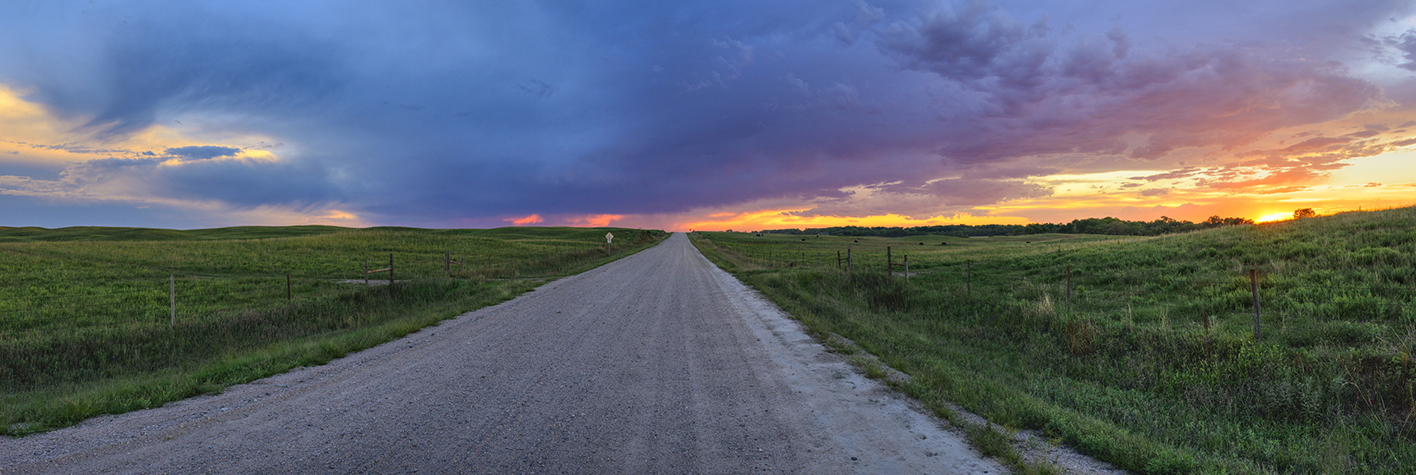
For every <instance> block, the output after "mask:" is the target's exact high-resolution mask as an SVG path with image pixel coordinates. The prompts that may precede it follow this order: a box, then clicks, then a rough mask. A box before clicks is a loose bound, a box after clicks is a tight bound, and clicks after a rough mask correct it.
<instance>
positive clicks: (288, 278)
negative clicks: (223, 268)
mask: <svg viewBox="0 0 1416 475" xmlns="http://www.w3.org/2000/svg"><path fill="white" fill-rule="evenodd" d="M632 246H633V244H623V245H617V246H613V248H611V251H621V250H624V249H626V248H630V247H632ZM556 247H557V248H559V249H558V250H559V251H560V252H559V253H554V254H551V255H543V256H541V257H539V258H538V257H537V256H535V255H532V256H527V257H522V258H517V257H504V258H499V257H496V256H494V255H492V254H486V255H485V256H483V257H484V259H477V258H475V255H474V256H473V257H472V258H471V259H469V257H468V256H467V254H465V253H459V254H458V259H457V260H453V259H452V257H453V254H452V251H444V253H443V255H442V256H441V258H442V259H441V262H440V263H441V264H442V268H443V269H442V270H443V275H442V276H441V277H443V278H456V279H464V278H484V279H493V278H507V277H520V275H521V271H522V270H526V269H535V268H538V267H555V266H557V265H563V264H569V263H573V262H576V261H578V259H568V258H570V257H577V258H578V257H580V256H582V255H583V256H586V257H589V256H592V255H593V256H595V257H599V256H604V255H605V254H604V253H605V252H606V248H604V247H600V246H599V245H598V244H596V245H593V246H589V247H577V248H575V249H572V248H571V246H570V243H562V244H561V245H559V246H556ZM394 254H395V253H393V252H390V253H389V254H388V259H389V266H388V267H387V268H383V269H374V270H370V269H369V261H368V260H365V261H364V262H363V268H362V269H359V268H358V267H357V266H351V270H354V275H353V276H350V277H355V276H359V275H362V277H363V280H364V284H365V285H371V284H372V282H370V280H369V275H370V274H374V273H381V272H388V279H387V282H389V283H394V282H396V281H395V280H394V274H393V272H394ZM398 254H403V255H407V254H409V253H398ZM428 261H429V262H430V263H431V262H437V261H434V260H432V259H429V260H428ZM453 264H456V265H457V266H458V268H457V270H458V272H457V273H456V274H455V275H454V274H453V273H452V270H453V269H452V265H453ZM469 264H470V266H471V267H472V268H473V269H472V271H471V272H468V271H467V267H469ZM479 264H480V266H479ZM400 268H402V267H400ZM138 270H140V271H143V272H146V273H148V274H157V273H162V274H166V275H162V276H161V277H158V276H151V277H144V278H137V279H124V281H123V283H124V284H125V286H128V287H130V290H119V291H109V292H101V293H99V292H85V293H71V294H53V293H45V294H43V295H37V296H28V297H27V296H20V297H19V298H15V299H12V300H11V303H14V301H16V300H18V301H22V302H27V303H29V304H28V305H25V308H5V307H9V306H10V305H4V304H0V336H13V335H22V334H31V333H40V332H44V331H46V330H44V329H33V330H10V329H6V327H9V328H13V327H15V326H26V325H25V322H17V321H16V320H17V319H16V318H15V317H24V316H30V317H44V316H45V315H55V314H68V315H65V316H69V317H70V318H73V317H72V314H74V313H77V312H75V311H79V310H85V309H92V308H95V307H102V308H108V309H113V310H115V312H107V313H120V314H128V315H131V314H134V313H145V314H149V315H148V317H145V318H143V320H146V321H147V322H146V323H150V324H154V325H157V324H163V325H165V326H169V327H170V326H174V325H175V324H176V322H177V321H178V320H179V318H178V317H179V316H181V315H191V314H192V313H194V312H195V313H212V312H230V311H242V310H246V309H249V307H248V306H239V305H238V306H222V305H217V304H212V303H209V301H206V302H202V303H197V304H191V303H190V302H191V299H184V298H182V295H183V293H184V292H202V291H211V290H216V291H219V293H220V297H221V299H223V300H247V301H249V300H256V299H260V298H270V297H272V296H275V297H278V296H279V295H280V294H284V296H285V297H286V298H285V299H284V300H285V301H286V302H290V301H293V300H296V299H297V297H296V296H295V295H294V291H293V290H294V289H293V287H295V285H297V284H303V285H304V286H307V287H308V286H310V285H315V284H328V283H343V284H354V283H357V280H356V279H352V278H349V277H295V276H292V275H291V274H290V273H288V272H286V273H282V274H258V275H212V274H211V273H201V274H195V273H177V272H170V271H167V270H158V269H150V268H139V269H138ZM470 274H475V275H470ZM415 275H417V274H415ZM423 277H427V276H426V274H424V275H423ZM241 280H246V281H253V280H255V281H264V282H265V283H266V285H263V286H260V287H257V288H249V289H239V288H237V289H233V288H223V289H196V290H193V289H192V288H191V284H192V283H195V282H203V281H218V282H223V283H226V284H228V285H242V284H243V283H241V282H239V281H241ZM250 283H251V282H245V283H244V284H250ZM135 285H136V286H143V287H147V288H143V289H132V288H131V287H132V286H135ZM184 288H185V289H184ZM340 291H343V289H339V288H337V287H336V288H332V289H331V290H328V291H325V292H320V293H316V294H314V295H303V296H300V297H299V298H300V299H313V298H320V297H325V296H328V295H329V294H331V293H336V292H340ZM136 294H146V295H145V296H143V297H142V298H141V299H131V298H129V299H128V300H123V299H114V297H120V296H127V297H132V296H134V295H136ZM34 300H43V301H44V302H43V303H40V304H37V305H36V304H34V303H33V301H34ZM96 300H100V301H97V302H95V301H96ZM184 301H185V302H188V303H185V304H184ZM66 302H68V303H66ZM269 304H270V305H276V303H274V302H272V303H269ZM157 315H162V316H165V317H168V318H166V319H163V320H165V321H162V320H158V318H157ZM41 319H42V318H41ZM29 323H33V325H29V326H35V327H42V326H44V325H46V324H47V322H45V321H39V322H29ZM143 323H144V322H143V321H124V322H113V323H92V324H86V325H82V326H81V327H82V328H88V327H109V326H126V325H133V324H143Z"/></svg>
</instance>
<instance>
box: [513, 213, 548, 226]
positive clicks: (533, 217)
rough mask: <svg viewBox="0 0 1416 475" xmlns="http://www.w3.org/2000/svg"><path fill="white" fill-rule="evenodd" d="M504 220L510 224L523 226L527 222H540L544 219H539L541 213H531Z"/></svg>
mask: <svg viewBox="0 0 1416 475" xmlns="http://www.w3.org/2000/svg"><path fill="white" fill-rule="evenodd" d="M506 221H511V224H513V225H516V226H525V225H528V224H540V223H543V222H545V221H546V220H544V219H541V215H539V214H533V215H530V216H526V217H523V218H507V219H506Z"/></svg>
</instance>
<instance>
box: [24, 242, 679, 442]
mask: <svg viewBox="0 0 1416 475" xmlns="http://www.w3.org/2000/svg"><path fill="white" fill-rule="evenodd" d="M607 230H608V231H611V232H614V233H615V234H617V235H621V236H625V237H626V239H624V240H623V241H622V242H621V244H620V245H618V246H615V247H613V248H611V249H608V252H607V249H606V247H605V245H604V237H603V236H604V233H605V232H606V231H607ZM662 237H663V233H660V232H648V231H639V230H633V229H621V228H613V229H606V228H599V229H584V228H513V229H492V230H425V229H409V228H370V229H344V228H333V227H306V226H297V227H291V228H256V227H243V228H224V229H211V230H195V231H174V230H144V229H130V228H77V229H76V228H64V229H58V230H41V229H37V228H0V269H3V270H4V272H3V273H0V433H4V434H9V435H22V434H26V433H32V432H37V431H44V430H49V429H53V428H56V427H63V426H65V425H69V424H73V423H76V422H78V421H81V420H83V419H86V418H88V417H92V416H95V415H99V414H111V413H119V412H124V411H129V410H134V409H141V408H147V407H156V406H160V405H162V404H164V403H166V402H170V401H173V400H177V399H181V398H184V397H189V396H192V395H196V394H201V393H207V392H214V391H219V390H220V389H221V388H223V387H225V386H228V385H231V384H238V383H243V382H247V381H250V380H253V379H257V378H260V377H264V376H268V375H271V374H276V373H279V372H283V371H286V370H289V369H290V368H294V367H297V366H302V365H310V364H319V363H323V362H325V361H328V360H329V359H331V358H336V357H339V356H342V355H344V354H347V353H348V352H351V351H357V350H359V349H363V348H367V347H370V346H373V345H376V344H379V343H382V342H384V341H388V340H390V339H394V338H398V337H401V336H403V335H406V334H407V333H410V332H412V331H416V330H417V329H419V328H422V327H424V326H427V325H429V324H432V323H435V322H438V321H441V320H443V319H446V318H450V317H453V316H456V315H458V314H460V313H463V312H466V311H469V310H473V309H476V308H480V307H483V306H486V305H490V304H495V303H498V302H501V301H504V300H506V299H509V298H512V297H514V296H516V295H518V294H520V293H521V292H524V291H526V290H529V289H531V288H534V287H535V286H536V285H538V284H539V283H540V282H542V281H544V280H546V279H550V278H555V277H559V276H563V275H568V274H573V273H577V272H580V271H584V270H586V269H590V268H593V267H595V266H598V265H601V264H604V263H605V262H608V261H610V260H614V259H617V258H619V257H622V256H624V255H627V254H629V253H632V252H635V251H637V250H639V249H642V248H645V247H647V246H650V245H652V244H654V243H657V242H658V240H659V239H660V238H662ZM390 254H392V255H393V259H394V267H395V275H394V277H395V278H396V279H397V283H396V285H392V286H389V285H378V286H365V285H364V280H363V279H364V274H363V269H364V260H365V259H368V260H370V261H372V262H371V263H370V266H371V267H374V268H383V267H387V264H388V256H389V255H390ZM449 254H451V256H452V260H454V261H460V262H463V264H462V265H456V264H454V265H449V264H448V263H447V261H446V260H445V259H446V258H447V256H448V255H449ZM461 256H465V258H463V257H461ZM381 277H382V278H383V279H386V278H387V274H375V276H373V277H372V280H371V282H373V283H382V282H386V281H385V280H383V279H381ZM287 279H288V280H287ZM287 286H288V287H287ZM174 289H175V292H173V290H174ZM174 293H175V297H176V301H177V304H176V314H175V317H174V315H173V313H172V306H171V303H172V298H173V294H174Z"/></svg>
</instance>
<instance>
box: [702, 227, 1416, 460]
mask: <svg viewBox="0 0 1416 475" xmlns="http://www.w3.org/2000/svg"><path fill="white" fill-rule="evenodd" d="M693 237H694V242H695V244H697V245H698V246H699V248H700V249H702V250H703V251H704V252H705V254H707V255H709V257H710V258H711V259H713V260H714V261H715V262H717V263H718V264H719V265H720V266H722V267H724V268H725V269H727V270H729V271H731V272H734V273H736V274H737V275H738V276H739V278H742V279H743V280H745V281H746V282H748V283H750V284H751V285H753V286H755V287H756V288H758V289H760V290H762V291H763V292H764V293H765V294H766V295H767V296H768V297H769V298H771V299H773V300H774V301H776V302H777V303H778V304H779V305H781V306H782V307H783V308H784V309H786V310H787V311H789V312H791V313H792V314H793V315H794V316H795V317H797V318H799V319H800V320H802V321H803V322H804V323H805V324H806V325H807V326H808V327H810V328H811V329H813V330H814V331H817V332H821V333H823V334H824V333H826V332H833V333H838V334H841V335H843V336H845V337H847V338H850V339H852V340H855V341H856V342H857V343H858V344H860V345H861V346H862V347H864V348H865V349H866V350H868V351H870V352H871V353H874V354H876V355H878V356H880V357H881V359H882V360H883V361H884V362H885V363H886V364H889V365H890V366H892V367H895V368H897V369H899V370H902V371H904V372H906V373H909V374H911V375H912V376H913V380H912V382H910V383H907V384H905V385H904V386H902V389H904V390H905V391H907V392H909V393H911V394H912V395H914V396H916V397H918V398H920V399H921V400H923V401H925V402H926V403H927V404H930V405H932V406H933V407H935V408H936V409H938V410H940V411H941V412H947V409H945V408H946V407H947V406H946V405H945V404H944V401H951V402H953V403H957V404H959V405H961V406H963V407H964V408H966V409H968V410H970V411H973V412H976V413H978V414H980V415H983V416H984V417H986V418H987V419H989V420H990V421H992V422H993V423H996V424H999V425H1001V426H1003V427H1006V428H1011V429H1035V430H1039V431H1041V432H1042V433H1043V434H1045V435H1046V436H1047V437H1050V438H1053V439H1055V440H1057V441H1059V442H1063V443H1066V444H1069V445H1072V446H1074V447H1076V448H1078V449H1080V450H1081V451H1082V452H1084V453H1087V454H1090V455H1093V456H1096V457H1098V458H1100V459H1103V460H1106V461H1109V462H1111V463H1113V464H1116V465H1117V466H1120V467H1122V468H1125V469H1127V470H1130V471H1133V472H1138V473H1266V472H1273V473H1413V472H1416V425H1413V422H1416V421H1414V420H1413V417H1416V390H1413V381H1416V365H1413V362H1412V353H1413V351H1416V267H1413V263H1416V208H1402V209H1393V210H1386V211H1375V212H1363V213H1344V214H1340V215H1336V216H1329V217H1320V218H1309V219H1302V220H1297V221H1289V222H1279V223H1271V224H1263V225H1245V226H1234V227H1227V228H1220V229H1214V230H1207V231H1198V232H1193V233H1187V234H1179V235H1168V236H1160V237H1116V236H1095V235H1033V236H1016V237H991V238H981V237H975V238H957V237H939V236H914V237H906V238H866V237H859V238H857V237H843V236H809V237H803V236H787V235H772V234H766V235H761V236H758V235H754V234H748V233H695V234H694V235H693ZM847 248H849V249H850V254H851V261H852V265H851V266H850V267H851V269H849V270H847V269H845V268H844V267H846V266H845V265H844V263H843V264H842V265H841V268H838V267H837V265H838V264H837V262H838V261H837V252H838V251H839V252H840V253H841V255H842V256H844V255H845V251H846V249H847ZM887 248H889V252H890V254H892V257H893V260H894V262H896V263H902V261H903V260H904V257H905V256H906V255H908V260H909V272H910V273H911V275H910V276H909V282H905V279H904V275H903V273H904V269H903V266H894V267H893V268H894V277H893V278H891V277H887V275H886V273H885V270H884V269H885V262H886V258H885V254H886V249H887ZM1251 270H1252V271H1253V274H1252V276H1253V280H1252V281H1251ZM1069 280H1070V285H1069V284H1068V282H1069ZM1253 284H1257V288H1258V296H1259V309H1260V314H1261V321H1260V323H1261V328H1260V330H1261V338H1260V339H1258V340H1257V341H1256V339H1255V328H1254V326H1255V325H1254V320H1255V317H1254V292H1253V287H1252V285H1253ZM946 415H947V414H946Z"/></svg>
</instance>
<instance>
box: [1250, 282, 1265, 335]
mask: <svg viewBox="0 0 1416 475" xmlns="http://www.w3.org/2000/svg"><path fill="white" fill-rule="evenodd" d="M1258 273H1259V270H1258V269H1249V288H1251V289H1253V291H1254V341H1255V342H1257V341H1259V337H1260V336H1262V333H1261V332H1260V330H1259V276H1258Z"/></svg>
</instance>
